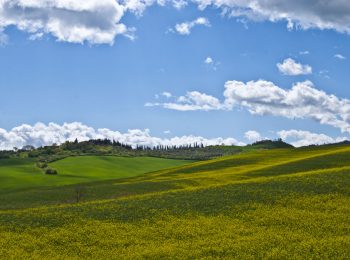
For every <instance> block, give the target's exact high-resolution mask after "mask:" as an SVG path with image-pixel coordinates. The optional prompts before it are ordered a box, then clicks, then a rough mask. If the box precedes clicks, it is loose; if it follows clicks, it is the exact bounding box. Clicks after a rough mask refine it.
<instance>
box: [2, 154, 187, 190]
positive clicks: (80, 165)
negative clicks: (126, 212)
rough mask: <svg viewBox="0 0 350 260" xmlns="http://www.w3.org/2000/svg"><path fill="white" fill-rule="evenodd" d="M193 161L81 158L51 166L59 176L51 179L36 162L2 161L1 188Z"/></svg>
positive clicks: (139, 171) (110, 175) (132, 172)
mask: <svg viewBox="0 0 350 260" xmlns="http://www.w3.org/2000/svg"><path fill="white" fill-rule="evenodd" d="M189 162H191V161H186V160H170V159H161V158H150V157H115V156H77V157H69V158H65V159H63V160H59V161H56V162H53V163H51V164H50V167H53V168H55V169H57V170H58V172H59V174H58V175H57V176H48V175H45V174H43V171H42V170H41V169H39V168H38V167H36V165H35V161H34V160H33V159H27V158H26V159H21V158H14V159H3V160H0V189H1V190H2V191H4V190H6V191H8V190H11V191H12V190H16V189H21V188H33V187H42V186H57V185H67V184H74V183H81V182H88V181H98V180H106V179H119V178H126V177H132V176H137V175H140V174H143V173H146V172H151V171H156V170H160V169H165V168H170V167H175V166H180V165H183V164H188V163H189Z"/></svg>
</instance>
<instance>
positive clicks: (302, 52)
mask: <svg viewBox="0 0 350 260" xmlns="http://www.w3.org/2000/svg"><path fill="white" fill-rule="evenodd" d="M299 54H300V55H309V54H310V52H309V51H300V52H299Z"/></svg>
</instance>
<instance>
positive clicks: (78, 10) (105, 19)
mask: <svg viewBox="0 0 350 260" xmlns="http://www.w3.org/2000/svg"><path fill="white" fill-rule="evenodd" d="M154 2H155V1H154V0H149V1H146V0H126V1H120V2H119V1H115V0H84V1H74V0H1V1H0V31H3V30H4V29H5V28H7V27H9V26H14V27H16V28H17V29H18V30H21V31H24V32H27V33H29V34H30V37H29V38H30V39H31V40H35V39H39V38H41V37H42V36H43V35H44V34H50V35H52V36H53V37H54V38H56V39H57V40H58V41H63V42H70V43H84V42H88V43H90V44H113V43H114V39H115V37H116V36H117V35H124V36H127V37H129V38H131V39H133V38H134V31H135V29H134V28H128V27H127V26H126V25H125V24H123V23H122V22H121V19H122V17H123V16H124V14H125V13H126V12H127V11H129V12H133V13H136V14H141V13H142V12H143V11H144V9H145V8H146V7H147V6H149V5H151V4H153V3H154Z"/></svg>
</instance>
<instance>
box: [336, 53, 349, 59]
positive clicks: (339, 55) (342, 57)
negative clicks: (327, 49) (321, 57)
mask: <svg viewBox="0 0 350 260" xmlns="http://www.w3.org/2000/svg"><path fill="white" fill-rule="evenodd" d="M334 58H336V59H338V60H346V57H345V56H343V55H342V54H339V53H338V54H335V55H334Z"/></svg>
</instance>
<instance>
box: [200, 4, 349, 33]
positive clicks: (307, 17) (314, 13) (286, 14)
mask: <svg viewBox="0 0 350 260" xmlns="http://www.w3.org/2000/svg"><path fill="white" fill-rule="evenodd" d="M195 2H196V3H198V5H199V7H200V8H201V9H204V8H206V7H207V6H215V7H216V8H221V9H222V10H223V12H224V13H225V14H226V15H228V16H231V17H237V18H242V17H245V18H247V19H249V20H251V21H265V20H268V21H271V22H278V21H285V22H287V27H288V29H289V30H291V29H293V28H297V29H299V28H300V29H312V28H317V29H321V30H324V29H332V30H336V31H338V32H342V33H350V2H349V1H347V0H332V1H325V0H313V1H302V0H296V1H286V0H225V1H223V0H196V1H195Z"/></svg>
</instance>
